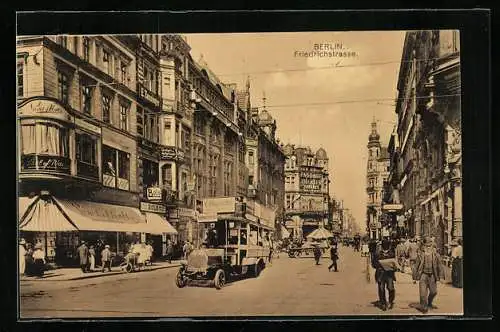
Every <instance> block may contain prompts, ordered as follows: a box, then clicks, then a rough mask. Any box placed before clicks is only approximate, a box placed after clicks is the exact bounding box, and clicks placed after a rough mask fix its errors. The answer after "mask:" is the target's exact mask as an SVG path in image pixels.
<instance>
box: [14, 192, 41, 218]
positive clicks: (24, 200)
mask: <svg viewBox="0 0 500 332" xmlns="http://www.w3.org/2000/svg"><path fill="white" fill-rule="evenodd" d="M37 199H38V196H35V197H32V198H30V197H18V200H17V206H18V208H19V215H18V219H19V220H21V219H22V218H23V216H24V215H25V214H26V212H27V211H28V209H29V208H30V207H31V205H32V204H33V203H34V202H35V201H36V200H37Z"/></svg>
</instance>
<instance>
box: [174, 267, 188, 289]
mask: <svg viewBox="0 0 500 332" xmlns="http://www.w3.org/2000/svg"><path fill="white" fill-rule="evenodd" d="M175 285H176V286H177V287H179V288H183V287H185V286H186V285H187V278H186V277H184V274H183V273H182V272H181V271H180V270H179V271H178V272H177V275H176V276H175Z"/></svg>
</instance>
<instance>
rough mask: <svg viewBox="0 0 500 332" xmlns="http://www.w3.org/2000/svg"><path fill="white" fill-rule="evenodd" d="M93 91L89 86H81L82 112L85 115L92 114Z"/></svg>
mask: <svg viewBox="0 0 500 332" xmlns="http://www.w3.org/2000/svg"><path fill="white" fill-rule="evenodd" d="M92 95H93V89H92V87H90V86H89V85H83V86H82V111H83V113H86V114H91V113H92Z"/></svg>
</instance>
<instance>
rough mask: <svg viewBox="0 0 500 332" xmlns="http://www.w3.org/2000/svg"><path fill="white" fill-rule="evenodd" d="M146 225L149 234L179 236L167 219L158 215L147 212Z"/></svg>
mask: <svg viewBox="0 0 500 332" xmlns="http://www.w3.org/2000/svg"><path fill="white" fill-rule="evenodd" d="M146 223H147V227H148V230H149V231H148V232H147V233H149V234H164V233H165V234H177V230H176V229H175V228H174V227H173V226H172V225H171V224H170V223H169V222H168V221H167V219H165V218H163V217H162V216H160V215H158V214H156V213H149V212H146Z"/></svg>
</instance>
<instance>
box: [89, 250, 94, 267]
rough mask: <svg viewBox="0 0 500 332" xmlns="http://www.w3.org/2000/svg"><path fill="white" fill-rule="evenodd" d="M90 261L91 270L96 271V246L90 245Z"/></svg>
mask: <svg viewBox="0 0 500 332" xmlns="http://www.w3.org/2000/svg"><path fill="white" fill-rule="evenodd" d="M89 261H90V271H94V269H95V248H94V246H90V249H89Z"/></svg>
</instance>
